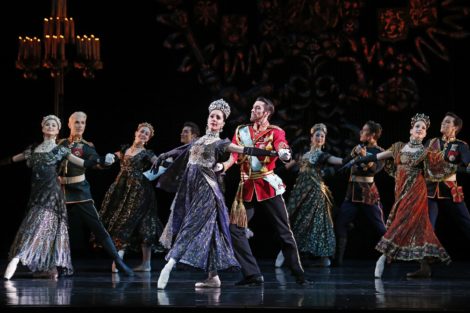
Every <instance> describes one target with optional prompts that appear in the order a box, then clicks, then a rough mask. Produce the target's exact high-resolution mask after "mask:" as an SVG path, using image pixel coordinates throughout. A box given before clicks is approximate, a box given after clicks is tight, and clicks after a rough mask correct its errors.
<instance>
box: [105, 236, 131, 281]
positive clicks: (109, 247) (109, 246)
mask: <svg viewBox="0 0 470 313" xmlns="http://www.w3.org/2000/svg"><path fill="white" fill-rule="evenodd" d="M101 244H102V245H103V249H104V250H105V251H106V252H107V253H108V254H109V255H110V256H111V257H112V258H113V261H114V263H115V264H116V267H117V268H118V269H119V270H120V271H122V272H124V273H125V274H126V275H127V276H134V272H133V271H132V269H131V268H130V267H129V266H127V265H126V263H124V261H123V260H122V258H121V257H120V256H119V254H118V252H117V250H116V247H115V246H114V243H113V240H112V239H111V237H107V238H106V239H104V240H103V241H102V242H101Z"/></svg>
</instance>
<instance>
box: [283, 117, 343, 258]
mask: <svg viewBox="0 0 470 313" xmlns="http://www.w3.org/2000/svg"><path fill="white" fill-rule="evenodd" d="M327 133H328V131H327V128H326V125H325V124H323V123H319V124H315V125H313V127H312V128H311V129H310V134H311V144H310V147H311V148H310V151H308V152H307V153H305V154H304V155H303V157H302V159H301V160H300V173H299V176H298V177H297V181H296V182H295V185H294V189H293V190H292V192H291V195H290V198H289V201H288V202H287V210H288V212H289V216H290V222H291V225H292V232H293V233H294V236H295V241H296V242H297V246H298V248H299V252H303V253H306V254H310V255H312V256H319V257H320V258H321V259H320V263H319V264H317V265H319V266H324V267H328V266H330V259H329V257H331V256H333V255H334V253H335V242H336V240H335V233H334V228H333V219H332V212H331V210H332V208H333V201H332V196H331V193H330V190H329V189H328V187H327V186H326V185H325V182H324V181H323V177H322V176H323V175H324V174H325V173H326V172H327V169H326V168H325V166H327V164H333V165H341V162H342V159H341V158H338V157H335V156H332V155H331V154H329V153H327V152H324V151H323V150H322V148H323V145H324V144H325V139H326V135H327ZM323 169H324V170H323ZM283 261H284V256H283V255H282V251H281V252H279V254H278V257H277V258H276V267H280V266H281V265H282V263H283Z"/></svg>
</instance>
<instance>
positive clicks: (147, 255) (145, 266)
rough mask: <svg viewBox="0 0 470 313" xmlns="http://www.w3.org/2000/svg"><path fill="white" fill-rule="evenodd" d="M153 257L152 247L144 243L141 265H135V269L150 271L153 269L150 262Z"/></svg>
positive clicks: (137, 270)
mask: <svg viewBox="0 0 470 313" xmlns="http://www.w3.org/2000/svg"><path fill="white" fill-rule="evenodd" d="M151 257H152V249H151V248H150V246H148V245H146V244H142V263H141V264H140V265H139V266H137V267H134V268H133V270H134V271H136V272H150V271H151V270H152V266H151V263H150V259H151Z"/></svg>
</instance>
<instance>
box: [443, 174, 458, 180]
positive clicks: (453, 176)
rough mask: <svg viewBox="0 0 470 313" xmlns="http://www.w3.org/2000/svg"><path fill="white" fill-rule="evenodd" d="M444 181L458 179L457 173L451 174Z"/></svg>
mask: <svg viewBox="0 0 470 313" xmlns="http://www.w3.org/2000/svg"><path fill="white" fill-rule="evenodd" d="M444 181H457V175H456V174H452V175H451V176H449V177H447V178H446V179H444Z"/></svg>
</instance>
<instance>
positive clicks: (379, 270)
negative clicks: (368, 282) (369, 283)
mask: <svg viewBox="0 0 470 313" xmlns="http://www.w3.org/2000/svg"><path fill="white" fill-rule="evenodd" d="M386 260H387V257H386V256H385V254H382V255H381V256H380V258H379V259H378V260H377V263H375V271H374V277H375V278H382V274H383V272H384V267H385V261H386Z"/></svg>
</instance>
